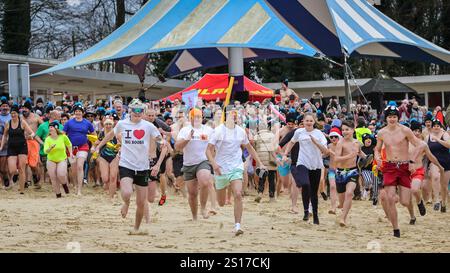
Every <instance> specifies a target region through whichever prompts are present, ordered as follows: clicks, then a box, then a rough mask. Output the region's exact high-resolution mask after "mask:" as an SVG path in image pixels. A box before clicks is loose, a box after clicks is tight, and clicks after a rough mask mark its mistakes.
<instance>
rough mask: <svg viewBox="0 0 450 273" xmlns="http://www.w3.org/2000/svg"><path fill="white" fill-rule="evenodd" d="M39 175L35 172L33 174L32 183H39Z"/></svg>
mask: <svg viewBox="0 0 450 273" xmlns="http://www.w3.org/2000/svg"><path fill="white" fill-rule="evenodd" d="M39 180H41V179H40V178H39V176H38V175H37V174H33V185H36V184H39Z"/></svg>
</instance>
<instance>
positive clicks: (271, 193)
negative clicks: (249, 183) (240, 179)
mask: <svg viewBox="0 0 450 273" xmlns="http://www.w3.org/2000/svg"><path fill="white" fill-rule="evenodd" d="M267 173H269V174H268V175H267ZM267 176H269V197H271V198H272V197H275V188H276V187H275V177H276V176H277V171H270V170H269V171H268V172H266V173H265V174H264V176H263V177H262V178H260V177H258V193H263V192H264V184H266V178H267Z"/></svg>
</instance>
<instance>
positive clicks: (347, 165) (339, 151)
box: [331, 120, 361, 227]
mask: <svg viewBox="0 0 450 273" xmlns="http://www.w3.org/2000/svg"><path fill="white" fill-rule="evenodd" d="M354 132H355V125H354V124H353V122H352V121H348V120H346V121H344V122H342V134H343V136H344V138H342V139H341V140H339V142H338V143H337V145H336V148H335V152H334V160H335V163H336V167H337V169H336V189H337V193H338V196H339V204H341V205H343V212H342V215H341V219H340V221H339V225H340V226H341V227H345V226H346V225H347V216H348V213H349V212H350V208H351V207H352V200H353V192H354V191H355V188H356V183H358V177H359V171H358V167H357V165H356V159H357V156H358V155H359V154H361V145H360V144H359V142H358V140H356V139H354V138H353V133H354ZM331 155H333V153H331Z"/></svg>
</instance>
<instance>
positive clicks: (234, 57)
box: [228, 47, 248, 102]
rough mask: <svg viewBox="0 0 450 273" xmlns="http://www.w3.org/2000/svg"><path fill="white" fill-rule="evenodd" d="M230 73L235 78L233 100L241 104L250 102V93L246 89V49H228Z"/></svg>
mask: <svg viewBox="0 0 450 273" xmlns="http://www.w3.org/2000/svg"><path fill="white" fill-rule="evenodd" d="M228 73H229V77H234V85H233V91H232V96H231V99H232V100H239V101H241V102H244V101H247V100H248V96H246V95H248V93H247V92H243V91H245V90H244V89H245V88H244V49H243V48H241V47H229V48H228Z"/></svg>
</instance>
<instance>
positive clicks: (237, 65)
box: [228, 47, 244, 77]
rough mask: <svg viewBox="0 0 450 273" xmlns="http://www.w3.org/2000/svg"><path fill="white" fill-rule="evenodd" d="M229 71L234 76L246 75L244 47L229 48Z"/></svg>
mask: <svg viewBox="0 0 450 273" xmlns="http://www.w3.org/2000/svg"><path fill="white" fill-rule="evenodd" d="M228 72H229V74H230V76H232V77H236V76H242V75H244V52H243V50H242V48H240V47H229V48H228Z"/></svg>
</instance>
